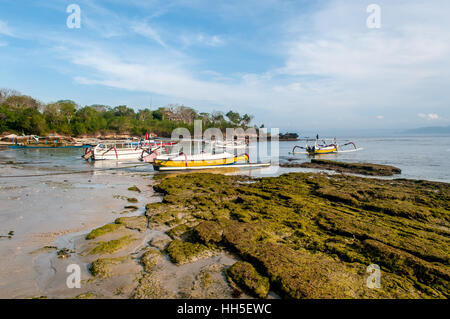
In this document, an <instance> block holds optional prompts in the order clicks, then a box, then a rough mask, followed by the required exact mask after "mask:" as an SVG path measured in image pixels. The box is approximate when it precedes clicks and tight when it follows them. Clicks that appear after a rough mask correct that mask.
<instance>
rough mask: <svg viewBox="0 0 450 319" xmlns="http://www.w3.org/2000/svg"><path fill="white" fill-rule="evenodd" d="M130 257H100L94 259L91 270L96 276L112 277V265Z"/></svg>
mask: <svg viewBox="0 0 450 319" xmlns="http://www.w3.org/2000/svg"><path fill="white" fill-rule="evenodd" d="M127 259H129V257H128V256H124V257H118V258H99V259H96V260H95V261H93V262H92V263H91V264H90V266H89V271H90V272H91V274H92V275H93V276H94V277H97V278H109V277H111V275H112V274H111V266H114V265H119V264H121V263H123V262H124V261H126V260H127Z"/></svg>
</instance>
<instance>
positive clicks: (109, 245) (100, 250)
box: [89, 235, 136, 255]
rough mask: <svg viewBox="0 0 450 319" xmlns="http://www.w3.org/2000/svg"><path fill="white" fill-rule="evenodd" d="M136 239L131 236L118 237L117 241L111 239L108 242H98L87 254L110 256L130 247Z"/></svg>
mask: <svg viewBox="0 0 450 319" xmlns="http://www.w3.org/2000/svg"><path fill="white" fill-rule="evenodd" d="M135 240H136V239H135V238H133V237H132V236H131V235H126V236H123V237H120V238H119V239H113V240H110V241H100V242H98V243H97V244H96V246H95V247H94V248H92V249H91V250H90V252H89V254H90V255H96V254H112V253H114V252H116V251H118V250H120V249H122V248H124V247H127V246H128V245H130V244H131V243H132V242H133V241H135Z"/></svg>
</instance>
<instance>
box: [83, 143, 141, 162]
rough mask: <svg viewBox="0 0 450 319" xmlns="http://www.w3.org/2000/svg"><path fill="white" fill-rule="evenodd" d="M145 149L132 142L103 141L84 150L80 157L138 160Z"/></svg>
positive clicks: (87, 158)
mask: <svg viewBox="0 0 450 319" xmlns="http://www.w3.org/2000/svg"><path fill="white" fill-rule="evenodd" d="M147 149H148V148H147V147H143V146H141V145H139V144H135V143H134V142H132V141H103V142H101V143H99V144H97V145H95V146H91V147H89V148H86V150H85V152H84V154H83V155H82V157H83V158H84V159H85V160H89V159H92V160H95V161H98V160H136V161H137V160H139V159H140V158H142V156H143V153H145V152H146V151H147Z"/></svg>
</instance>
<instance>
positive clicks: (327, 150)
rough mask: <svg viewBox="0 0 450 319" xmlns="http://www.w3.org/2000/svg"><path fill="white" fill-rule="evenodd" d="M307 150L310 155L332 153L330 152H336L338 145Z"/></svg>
mask: <svg viewBox="0 0 450 319" xmlns="http://www.w3.org/2000/svg"><path fill="white" fill-rule="evenodd" d="M307 152H308V153H309V154H310V155H320V154H330V153H336V152H337V147H336V146H333V147H324V148H314V149H312V150H307Z"/></svg>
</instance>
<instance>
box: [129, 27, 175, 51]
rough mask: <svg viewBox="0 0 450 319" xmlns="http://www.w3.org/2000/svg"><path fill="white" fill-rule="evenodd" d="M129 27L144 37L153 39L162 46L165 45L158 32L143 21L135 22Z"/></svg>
mask: <svg viewBox="0 0 450 319" xmlns="http://www.w3.org/2000/svg"><path fill="white" fill-rule="evenodd" d="M131 29H132V30H133V31H134V32H136V33H137V34H140V35H142V36H144V37H146V38H149V39H152V40H153V41H155V42H157V43H159V44H160V45H161V46H163V47H165V48H166V47H167V44H166V43H165V42H164V41H163V40H162V39H161V37H160V35H159V33H158V32H157V31H156V30H155V29H153V28H152V27H151V26H149V25H148V24H146V23H144V22H135V23H133V25H132V26H131Z"/></svg>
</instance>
